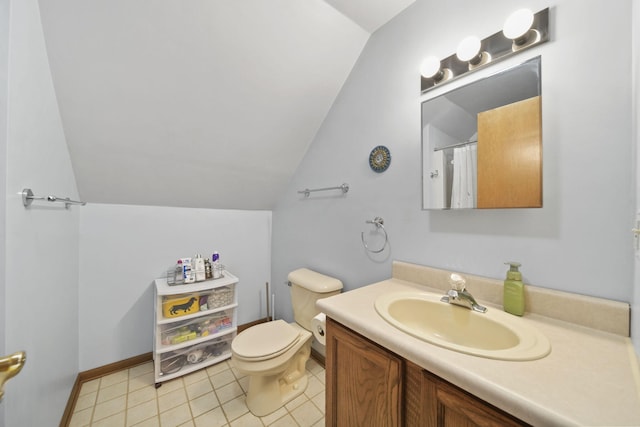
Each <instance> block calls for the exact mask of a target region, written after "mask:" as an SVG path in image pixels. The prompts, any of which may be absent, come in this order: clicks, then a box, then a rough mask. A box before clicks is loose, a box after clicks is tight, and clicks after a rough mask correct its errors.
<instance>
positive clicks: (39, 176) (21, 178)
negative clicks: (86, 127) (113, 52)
mask: <svg viewBox="0 0 640 427" xmlns="http://www.w3.org/2000/svg"><path fill="white" fill-rule="evenodd" d="M9 22H10V30H9V31H10V36H9V61H8V70H9V78H8V107H7V110H8V119H7V159H8V161H7V165H6V275H5V280H6V283H5V288H6V289H5V296H6V299H5V300H3V301H4V304H5V307H4V312H5V316H6V321H5V322H6V323H5V327H6V330H5V338H6V341H5V347H4V348H5V350H6V351H7V352H14V351H18V350H26V352H27V363H26V365H25V367H24V368H23V370H22V372H21V373H20V375H18V376H17V377H15V378H13V379H12V380H11V381H10V382H9V384H8V386H7V393H6V396H5V400H4V402H3V403H2V405H4V410H5V419H4V422H5V424H6V425H7V426H52V425H57V424H58V423H59V421H60V418H61V416H62V412H63V411H64V408H65V405H66V402H67V399H68V398H69V392H70V390H71V386H72V385H73V382H74V380H75V378H76V375H77V373H78V223H79V221H78V208H76V207H74V208H71V209H65V208H64V205H60V204H59V205H56V206H52V205H50V206H43V205H42V203H34V205H33V206H32V207H31V208H29V209H25V208H24V206H23V205H22V200H21V197H20V196H19V195H18V192H20V191H21V190H22V189H23V188H25V187H31V188H33V190H34V192H36V194H38V193H39V194H57V195H59V196H68V197H72V198H74V197H77V191H76V184H75V179H74V175H73V171H72V168H71V162H70V159H69V154H68V151H67V147H66V142H65V136H64V131H63V128H62V123H61V120H60V115H59V112H58V106H57V102H56V96H55V93H54V89H53V84H52V81H51V75H50V73H49V64H48V61H47V55H46V50H45V45H44V39H43V35H42V28H41V25H40V15H39V9H38V2H37V0H20V1H12V2H11V8H10V21H9ZM4 191H5V190H4V189H3V193H4ZM3 200H4V199H3ZM3 205H4V202H3Z"/></svg>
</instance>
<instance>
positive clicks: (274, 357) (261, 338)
mask: <svg viewBox="0 0 640 427" xmlns="http://www.w3.org/2000/svg"><path fill="white" fill-rule="evenodd" d="M288 279H289V285H290V286H291V305H292V308H293V317H294V320H295V322H294V323H287V322H285V321H284V320H274V321H271V322H267V323H261V324H259V325H256V326H252V327H250V328H247V329H245V330H244V331H242V332H241V333H239V334H238V336H236V337H235V338H234V339H233V341H232V342H231V362H232V363H233V365H234V366H235V367H236V369H237V370H238V371H239V372H241V373H244V374H246V375H248V376H249V390H248V391H247V407H248V408H249V410H250V411H251V412H252V413H253V414H254V415H256V416H258V417H261V416H264V415H267V414H270V413H271V412H273V411H275V410H277V409H279V408H280V407H282V406H284V405H285V404H286V403H287V402H289V401H291V400H293V399H295V398H296V397H298V396H299V395H300V394H302V393H303V392H304V391H305V389H306V388H307V383H308V379H307V373H306V364H307V360H308V359H309V355H310V354H311V343H312V341H313V336H312V333H311V319H313V317H314V316H316V315H317V314H319V311H318V310H317V309H316V301H317V300H319V299H321V298H326V297H329V296H331V295H336V294H338V293H340V291H341V290H342V282H341V281H340V280H338V279H335V278H333V277H329V276H325V275H324V274H320V273H317V272H315V271H312V270H309V269H306V268H301V269H298V270H295V271H292V272H291V273H289V276H288Z"/></svg>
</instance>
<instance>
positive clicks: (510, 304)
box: [503, 262, 524, 316]
mask: <svg viewBox="0 0 640 427" xmlns="http://www.w3.org/2000/svg"><path fill="white" fill-rule="evenodd" d="M505 264H507V265H510V266H511V267H510V268H509V271H507V278H506V280H505V281H504V295H503V306H504V311H506V312H507V313H511V314H515V315H516V316H522V315H523V314H524V284H523V283H522V273H520V271H518V267H520V265H521V264H520V263H519V262H505Z"/></svg>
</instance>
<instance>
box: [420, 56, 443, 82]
mask: <svg viewBox="0 0 640 427" xmlns="http://www.w3.org/2000/svg"><path fill="white" fill-rule="evenodd" d="M438 71H440V60H439V59H438V58H436V57H435V56H428V57H426V58H425V59H424V61H422V64H421V65H420V74H422V76H423V77H426V78H428V79H430V78H432V77H433V76H435V75H436V74H438Z"/></svg>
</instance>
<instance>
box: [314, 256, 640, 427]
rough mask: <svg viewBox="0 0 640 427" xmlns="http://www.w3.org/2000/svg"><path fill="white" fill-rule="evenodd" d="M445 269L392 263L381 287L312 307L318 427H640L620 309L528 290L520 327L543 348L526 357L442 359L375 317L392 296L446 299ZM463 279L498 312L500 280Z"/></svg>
mask: <svg viewBox="0 0 640 427" xmlns="http://www.w3.org/2000/svg"><path fill="white" fill-rule="evenodd" d="M449 273H450V272H447V271H444V270H438V269H433V268H429V267H424V266H417V265H413V264H408V263H402V262H394V263H393V273H392V277H391V278H390V279H388V280H384V281H382V282H378V283H374V284H372V285H369V286H364V287H361V288H358V289H355V290H352V291H349V292H345V293H343V294H340V295H337V296H333V297H330V298H326V299H323V300H320V301H318V303H317V306H318V308H319V309H320V310H321V311H322V312H324V313H326V315H327V331H326V332H327V337H328V338H327V355H326V372H327V382H326V393H327V395H326V397H327V400H326V402H327V403H326V405H327V407H326V415H325V417H326V420H327V426H342V425H371V426H375V425H384V426H412V425H421V426H425V425H428V426H432V425H433V426H438V425H456V426H457V425H462V426H473V425H500V426H502V425H513V426H521V425H541V426H569V425H600V426H604V425H640V393H639V390H640V379H639V375H638V359H637V357H636V355H635V352H634V350H633V346H632V344H631V341H630V339H629V337H628V333H629V329H628V327H629V307H628V305H627V304H624V303H619V302H615V301H608V300H602V299H598V298H591V297H584V296H580V295H573V294H567V293H562V292H557V291H550V290H546V289H542V288H535V287H533V286H527V291H526V292H527V313H526V314H525V316H524V317H523V318H522V319H521V318H518V319H520V320H523V321H525V322H527V323H528V324H530V325H531V326H532V327H535V328H536V329H538V330H539V331H540V332H541V333H542V334H544V335H545V336H546V337H547V338H548V340H549V342H550V344H551V352H550V353H549V354H548V355H546V356H545V357H542V358H539V359H536V360H528V361H509V360H497V359H490V358H486V357H478V356H474V355H469V354H464V353H462V352H458V351H452V350H450V349H447V348H444V347H442V346H439V345H434V344H431V343H429V342H425V341H424V340H421V339H418V338H416V337H414V336H411V335H409V334H406V333H404V332H402V331H400V330H398V329H397V328H395V327H393V326H392V325H391V324H389V323H388V322H387V321H385V320H384V319H383V318H382V317H381V316H380V315H379V314H378V313H377V312H376V309H375V307H374V305H375V301H376V300H377V299H378V298H379V297H380V296H382V295H386V294H388V293H390V292H405V291H411V292H415V291H420V292H424V291H428V292H433V293H435V294H440V295H444V293H446V290H447V288H448V283H447V280H446V279H447V277H448V274H449ZM465 277H466V278H467V289H468V290H469V291H470V292H471V293H473V294H474V296H475V297H476V298H477V299H478V300H479V301H482V303H483V304H486V305H487V307H488V308H489V310H502V307H501V290H502V284H501V282H500V281H498V280H492V279H486V278H480V277H475V276H471V275H466V274H465Z"/></svg>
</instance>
